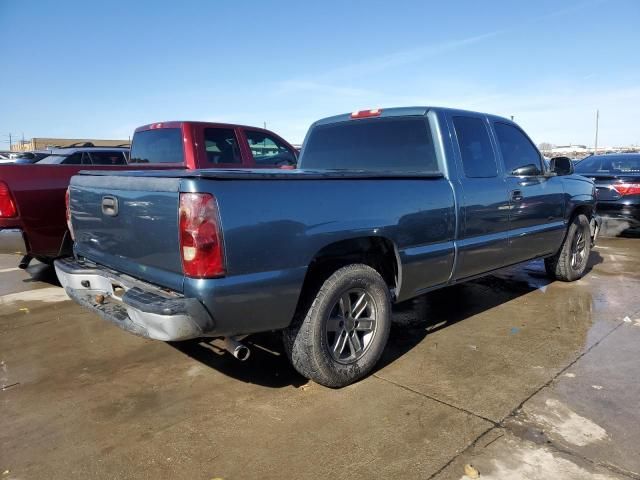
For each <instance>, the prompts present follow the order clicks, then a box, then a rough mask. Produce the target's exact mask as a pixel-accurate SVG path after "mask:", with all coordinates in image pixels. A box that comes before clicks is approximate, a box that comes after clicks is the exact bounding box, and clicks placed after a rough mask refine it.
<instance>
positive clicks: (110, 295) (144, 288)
mask: <svg viewBox="0 0 640 480" xmlns="http://www.w3.org/2000/svg"><path fill="white" fill-rule="evenodd" d="M54 265H55V269H56V274H57V275H58V280H60V283H61V284H62V286H63V287H64V289H65V291H66V292H67V295H69V297H70V298H71V299H72V300H74V301H76V302H77V303H79V304H80V305H82V306H84V307H86V308H88V309H90V310H92V311H93V312H95V313H97V314H98V315H100V316H101V317H103V318H104V319H106V320H108V321H110V322H111V323H114V324H115V325H117V326H119V327H120V328H122V329H123V330H126V331H128V332H130V333H133V334H135V335H138V336H141V337H147V338H152V339H155V340H164V341H173V340H187V339H190V338H197V337H202V336H206V334H207V332H210V331H211V330H213V327H214V323H213V320H212V318H211V316H210V315H209V313H208V312H207V310H206V309H205V307H204V306H203V305H202V303H200V302H199V301H198V300H196V299H194V298H185V297H184V296H182V295H180V294H179V293H177V292H170V291H166V290H163V289H161V288H159V287H157V286H155V285H152V284H149V283H145V282H142V281H140V280H137V279H134V278H132V277H129V276H127V275H122V274H119V273H118V272H114V271H112V270H109V269H107V268H104V267H101V266H99V265H94V264H88V263H87V262H84V261H81V260H75V259H73V258H66V259H60V260H56V261H55V262H54Z"/></svg>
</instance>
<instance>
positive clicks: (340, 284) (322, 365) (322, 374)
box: [284, 264, 391, 388]
mask: <svg viewBox="0 0 640 480" xmlns="http://www.w3.org/2000/svg"><path fill="white" fill-rule="evenodd" d="M390 327H391V299H390V294H389V288H388V287H387V285H386V283H385V281H384V280H383V278H382V277H381V276H380V274H379V273H378V272H377V271H376V270H374V269H373V268H371V267H369V266H367V265H363V264H353V265H347V266H346V267H342V268H341V269H339V270H338V271H336V272H335V273H334V274H333V275H331V277H329V278H328V279H327V280H326V281H325V282H324V283H323V284H322V287H321V288H320V290H318V292H317V293H316V294H315V296H314V297H313V298H309V299H308V300H307V302H306V303H305V302H302V306H301V308H300V310H299V312H298V313H297V314H296V318H295V319H294V321H293V322H292V324H291V326H290V327H289V328H287V329H286V330H285V332H284V345H285V351H286V352H287V355H288V356H289V359H290V360H291V363H292V364H293V367H294V368H295V369H296V370H297V371H298V372H299V373H300V374H301V375H303V376H305V377H307V378H309V379H311V380H313V381H315V382H317V383H319V384H321V385H325V386H327V387H332V388H337V387H344V386H346V385H349V384H350V383H353V382H355V381H356V380H359V379H361V378H362V377H364V376H365V375H367V374H368V373H369V372H370V371H371V370H372V369H373V367H374V366H375V364H376V363H377V362H378V360H379V359H380V356H381V355H382V352H383V350H384V347H385V345H386V344H387V339H388V338H389V329H390Z"/></svg>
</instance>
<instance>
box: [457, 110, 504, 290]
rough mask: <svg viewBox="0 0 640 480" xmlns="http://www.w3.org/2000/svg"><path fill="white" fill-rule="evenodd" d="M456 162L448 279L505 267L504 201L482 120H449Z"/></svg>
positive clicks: (492, 148)
mask: <svg viewBox="0 0 640 480" xmlns="http://www.w3.org/2000/svg"><path fill="white" fill-rule="evenodd" d="M449 126H450V130H451V131H452V138H453V139H454V141H453V144H454V145H453V146H454V153H455V154H456V155H455V156H456V157H457V159H456V170H457V172H458V174H457V179H456V180H454V184H456V185H455V187H456V192H457V199H458V219H459V220H458V223H459V224H458V240H457V246H458V257H457V261H456V268H455V271H454V275H453V279H454V280H460V279H463V278H467V277H471V276H474V275H478V274H481V273H484V272H487V271H490V270H494V269H497V268H500V267H503V266H505V265H506V264H507V262H508V260H507V253H506V250H507V247H508V232H509V198H508V195H507V184H506V182H505V178H504V175H503V172H502V170H501V169H500V165H499V162H498V156H497V154H496V148H495V146H494V145H493V143H492V141H491V136H490V127H489V123H488V120H487V117H486V116H484V115H480V114H473V113H466V112H465V113H461V114H456V113H453V114H451V115H450V117H449Z"/></svg>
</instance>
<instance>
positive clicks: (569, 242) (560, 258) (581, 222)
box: [544, 215, 591, 282]
mask: <svg viewBox="0 0 640 480" xmlns="http://www.w3.org/2000/svg"><path fill="white" fill-rule="evenodd" d="M579 242H584V247H583V250H582V249H581V251H583V254H582V255H581V256H580V260H579V261H576V257H575V255H576V249H577V248H578V243H579ZM590 253H591V229H590V228H589V220H588V219H587V217H586V216H585V215H576V216H575V217H574V219H573V221H572V222H571V224H570V225H569V229H568V231H567V235H566V237H565V239H564V242H563V243H562V247H560V251H559V252H558V253H557V254H555V255H554V256H553V257H549V258H545V260H544V266H545V269H546V271H547V274H548V275H549V276H550V277H552V278H555V279H556V280H561V281H563V282H573V281H575V280H579V279H580V278H582V277H583V276H584V274H585V271H586V269H587V264H588V263H589V254H590Z"/></svg>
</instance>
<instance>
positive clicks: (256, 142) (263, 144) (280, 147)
mask: <svg viewBox="0 0 640 480" xmlns="http://www.w3.org/2000/svg"><path fill="white" fill-rule="evenodd" d="M245 134H246V136H247V142H249V149H251V153H252V154H253V159H254V160H255V162H256V165H274V166H281V165H295V164H296V163H297V160H296V155H295V153H294V152H292V151H291V149H290V148H289V147H287V146H286V145H285V144H283V143H282V142H281V141H280V140H278V139H277V138H275V137H273V136H271V135H269V134H268V133H264V132H259V131H255V130H246V131H245Z"/></svg>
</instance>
